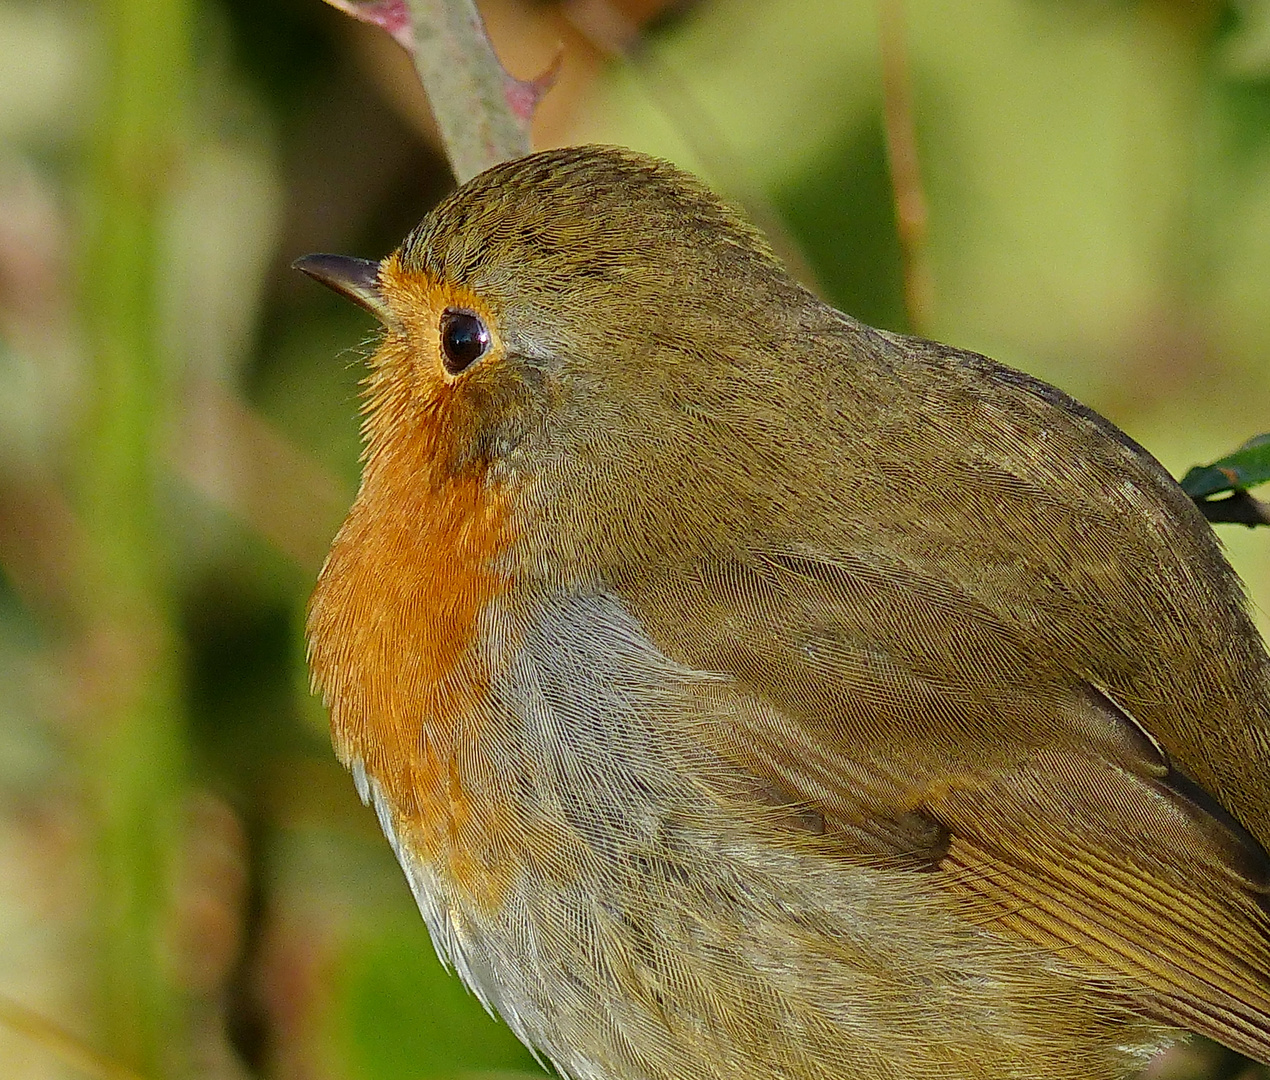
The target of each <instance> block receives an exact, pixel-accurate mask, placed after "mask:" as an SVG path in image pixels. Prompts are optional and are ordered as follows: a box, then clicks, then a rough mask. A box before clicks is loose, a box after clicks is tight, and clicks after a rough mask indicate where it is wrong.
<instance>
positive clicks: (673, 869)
mask: <svg viewBox="0 0 1270 1080" xmlns="http://www.w3.org/2000/svg"><path fill="white" fill-rule="evenodd" d="M296 265H297V266H298V268H299V269H301V270H303V271H304V272H305V273H307V274H309V275H311V276H312V277H315V278H317V279H318V280H319V281H321V282H323V283H325V284H327V285H329V286H331V287H333V288H335V289H336V290H338V291H340V292H342V293H344V294H346V295H347V296H349V297H351V298H352V299H354V300H356V301H357V302H358V303H360V304H361V305H363V306H364V307H366V308H368V309H369V310H370V311H372V312H373V313H374V314H375V315H376V316H378V318H379V319H380V320H381V321H382V323H383V325H384V328H385V329H384V335H383V339H382V342H381V343H380V345H379V347H378V349H377V350H376V351H375V353H374V355H373V357H372V358H371V360H370V374H369V377H368V379H367V383H366V401H365V440H366V449H365V465H364V472H363V476H362V482H361V487H360V490H359V493H358V495H357V499H356V501H355V502H354V504H353V507H352V509H351V511H350V513H349V515H348V518H347V520H346V521H345V523H344V525H343V527H342V528H341V529H340V531H339V535H338V536H337V537H336V539H335V542H334V545H333V547H332V549H331V553H330V556H329V558H328V559H327V562H326V565H325V566H324V568H323V570H322V573H321V576H320V578H319V581H318V584H317V589H316V592H315V593H314V596H313V600H312V605H311V610H310V615H309V624H308V629H309V644H310V660H311V665H312V671H313V677H314V681H315V683H316V685H317V687H318V688H320V690H321V692H322V695H323V697H324V699H325V701H326V703H327V705H328V706H329V709H330V714H331V723H332V730H333V738H334V743H335V747H336V750H337V752H338V754H339V756H340V758H341V760H342V761H344V762H345V763H346V764H347V765H348V767H349V768H350V769H351V770H352V773H353V776H354V779H355V780H356V783H357V786H358V789H359V791H360V792H361V795H362V797H363V799H365V800H366V801H368V802H370V803H372V804H373V805H374V807H375V808H376V810H377V811H378V813H379V817H380V820H381V822H382V824H383V827H384V831H385V832H386V833H387V835H388V838H389V840H390V841H391V843H392V845H393V847H394V849H395V851H396V853H397V856H398V858H399V859H400V861H401V864H402V866H403V868H404V870H405V873H406V876H407V878H408V879H409V882H410V886H411V888H412V889H413V891H414V894H415V896H416V898H417V899H418V902H419V906H420V908H421V910H422V912H423V915H424V917H425V918H426V920H427V922H428V925H429V928H430V930H431V933H432V937H433V940H434V942H435V943H436V946H437V949H438V951H439V953H440V954H441V956H442V957H443V958H445V959H446V960H447V961H448V962H449V963H450V964H452V965H453V967H454V968H455V969H456V970H457V971H458V973H459V974H460V975H461V976H462V978H463V979H464V981H465V982H466V983H467V984H468V986H469V987H471V988H472V990H473V991H474V992H475V993H476V994H477V995H478V996H479V997H480V998H481V1000H482V1001H483V1002H485V1004H486V1005H487V1006H488V1007H490V1008H491V1009H493V1010H495V1011H497V1012H498V1013H499V1014H500V1015H501V1016H502V1017H503V1018H504V1019H505V1020H506V1022H507V1023H508V1024H509V1025H510V1026H511V1028H512V1029H513V1030H514V1031H515V1032H516V1034H517V1035H518V1036H519V1037H520V1038H521V1039H523V1040H524V1041H525V1042H526V1043H528V1044H529V1045H530V1046H532V1047H534V1048H535V1049H537V1050H538V1051H539V1052H540V1053H541V1054H543V1055H544V1056H545V1057H546V1058H548V1059H550V1061H551V1062H553V1063H554V1064H555V1065H556V1067H557V1068H558V1069H559V1070H560V1072H561V1073H562V1074H563V1075H565V1076H569V1077H574V1078H576V1080H671V1078H674V1080H725V1078H726V1080H755V1078H764V1080H766V1078H781V1080H813V1078H817V1080H819V1078H825V1080H828V1078H834V1080H847V1078H853V1080H882V1078H886V1080H898V1078H904V1080H910V1078H911V1080H919V1078H920V1080H1004V1078H1012V1080H1104V1078H1115V1077H1124V1076H1126V1075H1127V1074H1130V1073H1132V1072H1133V1071H1135V1070H1137V1069H1139V1068H1140V1067H1141V1066H1142V1065H1143V1064H1144V1063H1145V1062H1146V1061H1147V1060H1148V1059H1149V1058H1150V1057H1151V1055H1152V1054H1154V1053H1155V1052H1156V1051H1157V1050H1159V1049H1160V1048H1162V1047H1164V1046H1166V1045H1168V1044H1169V1043H1170V1042H1171V1041H1173V1040H1174V1039H1175V1038H1176V1037H1178V1035H1179V1034H1180V1029H1187V1030H1190V1031H1194V1032H1201V1033H1203V1034H1205V1035H1207V1036H1209V1037H1211V1038H1213V1039H1216V1040H1217V1041H1218V1042H1221V1043H1224V1044H1225V1045H1226V1046H1228V1047H1230V1048H1232V1049H1234V1050H1237V1051H1239V1052H1240V1053H1242V1054H1245V1055H1248V1056H1250V1057H1252V1058H1255V1059H1257V1060H1260V1061H1262V1062H1268V1061H1270V903H1268V900H1267V888H1268V884H1270V863H1268V860H1267V854H1266V845H1267V843H1268V842H1270V810H1268V807H1270V801H1268V800H1267V793H1268V784H1267V777H1268V775H1270V771H1268V768H1267V766H1268V762H1270V664H1268V662H1267V656H1266V651H1265V648H1264V645H1263V643H1262V641H1261V639H1260V637H1259V636H1258V634H1257V632H1256V631H1255V629H1254V627H1253V625H1252V623H1251V621H1250V619H1249V617H1248V614H1247V610H1246V604H1245V600H1244V596H1243V592H1242V589H1241V586H1240V583H1239V581H1238V579H1237V578H1236V576H1235V574H1234V572H1233V571H1232V570H1231V568H1230V566H1229V565H1228V564H1227V563H1226V561H1225V560H1224V559H1223V557H1222V555H1221V552H1220V550H1219V546H1218V544H1217V541H1216V540H1215V538H1214V536H1213V534H1212V531H1211V529H1210V528H1209V526H1208V524H1207V523H1206V522H1205V520H1204V519H1203V517H1202V516H1201V514H1200V513H1199V512H1198V511H1197V509H1196V508H1195V507H1194V506H1193V505H1192V503H1191V501H1190V500H1189V499H1188V498H1187V497H1186V496H1185V495H1184V494H1183V492H1182V491H1181V490H1180V489H1179V488H1178V487H1177V485H1176V484H1175V483H1174V482H1173V480H1172V479H1171V478H1170V477H1169V476H1168V474H1167V473H1166V472H1165V471H1164V469H1163V468H1162V467H1161V466H1160V465H1159V464H1158V463H1157V462H1156V461H1155V460H1154V459H1153V458H1152V457H1151V456H1150V455H1149V454H1148V453H1147V452H1146V451H1145V450H1143V449H1142V448H1141V447H1140V446H1138V445H1137V444H1136V443H1134V442H1133V441H1132V440H1131V439H1129V438H1128V437H1127V436H1126V435H1124V434H1123V433H1122V432H1121V431H1119V430H1118V429H1117V428H1116V427H1114V426H1113V425H1112V424H1110V423H1109V422H1108V421H1106V420H1104V419H1103V418H1102V417H1100V416H1098V415H1097V414H1096V413H1094V412H1092V411H1091V410H1089V409H1087V408H1085V407H1084V406H1082V405H1080V404H1078V403H1077V402H1075V401H1073V400H1072V399H1071V398H1069V397H1067V396H1066V395H1064V394H1063V393H1061V392H1060V391H1058V390H1056V389H1054V388H1053V387H1051V386H1048V385H1046V384H1044V383H1042V382H1039V381H1037V380H1036V379H1033V378H1031V377H1029V376H1027V375H1024V374H1022V373H1020V372H1017V371H1013V370H1011V369H1009V368H1006V367H1003V366H1001V365H999V364H996V363H994V362H993V361H991V360H989V359H986V358H984V357H982V356H978V355H975V354H972V353H967V352H963V351H960V350H957V349H953V348H950V347H948V346H944V345H939V344H935V343H933V342H929V341H923V340H920V339H917V338H910V337H903V336H900V335H897V334H891V333H885V332H882V331H878V330H873V329H870V328H869V327H867V326H864V325H862V324H860V323H858V322H856V321H855V320H853V319H851V318H850V317H848V316H846V315H843V314H841V313H840V312H838V311H835V310H834V309H832V308H831V307H829V306H828V305H826V304H824V303H823V302H821V301H820V300H818V299H817V298H816V297H814V296H813V295H811V294H810V293H808V292H807V291H806V290H805V289H804V288H802V287H801V286H800V285H799V284H797V283H796V282H795V281H793V280H792V279H791V278H790V277H789V276H788V275H787V273H786V272H785V270H784V269H783V268H782V266H781V264H780V262H779V261H778V260H777V258H776V257H775V256H774V255H773V253H772V251H771V249H770V248H769V247H768V245H767V244H766V242H765V241H764V239H763V237H762V236H761V235H760V234H759V233H758V232H757V231H756V230H754V229H753V228H752V227H751V226H749V225H748V224H746V223H745V222H744V221H743V220H742V219H741V218H740V217H738V215H737V214H736V213H734V212H733V211H732V210H731V209H729V208H728V207H727V206H726V205H725V204H724V203H722V202H721V201H720V200H719V199H717V198H716V197H715V196H714V195H712V194H711V193H710V191H709V190H708V189H707V188H706V187H705V186H703V185H702V184H701V183H700V182H699V181H697V180H695V179H693V178H692V177H690V176H688V175H686V174H685V173H683V172H681V171H679V170H678V169H676V168H674V167H673V166H671V165H669V164H667V163H665V162H661V161H657V160H654V159H652V158H648V157H645V156H642V155H639V154H635V153H631V152H628V151H623V150H616V149H607V148H599V147H581V148H573V149H566V150H552V151H547V152H544V153H539V154H534V155H532V156H530V157H526V158H523V159H521V160H518V161H512V162H508V163H505V164H502V165H499V166H497V167H495V168H493V169H491V170H489V171H488V172H486V173H484V174H482V175H480V176H478V177H477V178H475V179H474V180H472V181H471V182H469V183H467V184H465V185H464V186H463V187H461V188H460V189H459V190H458V191H456V192H455V193H454V194H452V195H451V196H450V197H449V198H447V199H446V200H445V201H444V202H442V203H441V204H440V205H439V206H438V207H437V208H436V209H435V210H433V211H432V213H430V214H429V215H428V216H427V217H426V218H425V219H424V221H423V223H422V224H421V225H419V227H418V228H416V229H415V230H414V232H412V233H411V234H410V235H409V236H408V237H407V238H406V240H405V242H404V243H403V244H402V246H401V247H400V248H399V249H398V250H397V251H396V252H395V253H393V254H392V255H390V256H388V257H387V258H386V259H384V260H383V261H382V262H378V263H376V262H368V261H363V260H359V259H351V258H344V257H339V256H330V255H311V256H307V257H306V258H304V259H301V260H299V262H298V263H297V264H296Z"/></svg>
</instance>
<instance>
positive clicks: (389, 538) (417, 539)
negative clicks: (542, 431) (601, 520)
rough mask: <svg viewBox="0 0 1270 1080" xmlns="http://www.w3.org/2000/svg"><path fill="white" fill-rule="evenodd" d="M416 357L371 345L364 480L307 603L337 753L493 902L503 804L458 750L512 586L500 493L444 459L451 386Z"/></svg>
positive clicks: (476, 733)
mask: <svg viewBox="0 0 1270 1080" xmlns="http://www.w3.org/2000/svg"><path fill="white" fill-rule="evenodd" d="M394 350H397V351H398V352H399V353H400V355H392V353H393V351H394ZM385 352H387V353H388V354H389V355H384V354H385ZM410 362H411V358H410V356H409V355H408V352H407V349H406V346H405V345H404V344H403V343H402V342H399V341H396V342H394V341H393V340H392V339H390V340H389V341H388V342H386V343H385V345H384V346H383V348H382V349H381V351H380V355H379V356H377V357H376V361H375V373H374V375H373V376H372V385H371V396H372V402H371V410H370V413H369V415H368V423H367V427H368V444H369V450H368V458H367V461H366V466H365V470H364V475H363V478H362V487H361V490H360V492H359V494H358V497H357V500H356V502H355V503H354V505H353V508H352V510H351V511H350V513H349V516H348V519H347V520H346V521H345V522H344V525H343V527H342V528H341V529H340V532H339V535H338V536H337V537H336V540H335V543H334V545H333V547H332V549H331V553H330V555H329V557H328V559H327V562H326V565H325V566H324V567H323V570H322V573H321V575H320V577H319V580H318V585H317V588H316V590H315V592H314V595H313V599H312V602H311V604H310V610H309V620H308V631H309V659H310V665H311V668H312V671H313V677H314V681H315V683H316V685H317V686H318V687H319V688H320V690H321V691H322V694H323V697H324V699H325V700H326V702H327V704H328V706H329V708H330V711H331V729H332V738H333V741H334V743H335V747H336V752H337V753H338V754H339V755H340V757H341V759H342V760H343V761H345V762H346V763H348V762H351V761H352V760H353V759H355V758H357V759H360V760H361V761H362V762H363V764H364V765H365V768H366V772H367V774H368V775H370V776H372V777H374V778H375V779H376V780H377V781H378V783H379V786H380V789H381V791H382V792H383V794H384V796H386V798H387V799H388V801H389V803H390V805H391V807H392V808H393V809H394V810H395V811H396V814H397V815H398V822H397V831H398V835H399V837H400V839H401V841H402V843H403V844H406V845H408V846H409V848H410V849H411V851H412V852H413V853H414V854H415V855H416V856H417V857H419V858H422V859H424V860H426V861H427V862H428V863H429V864H431V865H433V866H434V867H436V868H437V869H438V870H440V871H442V872H447V871H448V873H449V875H450V876H451V877H452V878H453V879H454V883H455V884H456V885H457V886H458V887H460V888H462V889H464V890H465V891H467V892H470V893H471V894H473V898H474V899H477V900H480V899H482V898H483V899H485V900H487V901H489V902H491V903H492V902H494V901H495V900H496V898H497V897H496V894H497V893H498V892H499V890H500V878H501V877H502V876H503V875H502V874H501V873H500V872H499V870H498V867H497V866H496V865H495V863H496V861H497V860H495V859H494V857H493V856H492V855H491V852H494V851H502V850H504V849H505V844H504V843H502V842H500V841H499V834H500V830H501V827H502V822H503V821H504V819H505V818H506V817H507V808H506V807H500V806H491V805H484V803H485V802H486V801H487V799H488V796H483V795H480V794H479V793H474V792H473V791H471V790H469V787H468V784H467V782H466V781H467V777H466V776H465V775H464V772H463V768H462V755H460V753H459V750H460V748H464V749H465V750H466V751H468V753H467V757H468V760H471V753H470V751H471V749H472V748H473V747H477V746H478V745H479V740H480V739H481V734H482V732H481V728H482V721H483V718H484V717H485V716H486V715H487V710H486V707H485V706H486V695H487V690H488V682H489V680H488V667H487V665H486V660H485V657H484V656H483V654H482V651H481V650H480V649H479V647H478V643H477V641H476V634H477V620H478V617H479V616H480V614H481V612H482V611H483V610H484V609H485V608H486V606H487V605H489V604H490V603H493V602H496V601H497V598H498V597H499V595H500V594H501V593H502V592H503V591H504V590H505V588H506V584H507V582H506V577H505V574H504V572H503V571H501V570H500V569H499V568H498V565H497V564H498V559H499V556H500V554H501V553H502V552H504V551H505V550H506V548H507V546H508V544H509V543H510V541H511V529H510V527H509V523H508V512H507V501H506V498H505V494H504V493H503V492H502V491H501V490H500V489H498V488H496V487H492V486H491V485H489V484H488V483H487V478H486V476H485V474H484V473H483V471H481V470H479V469H478V470H468V471H464V472H462V473H459V474H451V473H449V472H448V471H447V469H446V467H445V462H446V461H448V460H449V454H448V453H447V450H448V446H447V442H446V440H447V433H448V432H450V431H452V430H453V428H454V425H453V423H452V420H453V418H452V417H451V416H449V415H448V414H449V412H450V411H451V410H452V409H453V408H454V407H455V402H454V400H453V398H452V391H453V388H452V387H450V386H447V385H445V384H444V383H441V382H438V383H437V385H435V386H433V387H431V388H430V390H428V391H427V392H426V393H425V394H424V396H423V397H422V399H421V396H420V387H419V386H418V385H417V383H416V384H413V385H412V384H411V381H410V379H408V378H406V377H405V374H404V372H403V371H402V370H400V365H403V364H409V363H410ZM395 365H396V366H397V369H395V367H394V366H395ZM482 790H484V789H483V788H482ZM474 801H480V802H481V803H482V805H474Z"/></svg>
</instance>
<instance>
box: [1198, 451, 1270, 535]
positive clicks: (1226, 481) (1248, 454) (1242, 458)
mask: <svg viewBox="0 0 1270 1080" xmlns="http://www.w3.org/2000/svg"><path fill="white" fill-rule="evenodd" d="M1267 480H1270V433H1267V434H1264V435H1258V436H1256V437H1255V438H1252V439H1249V440H1248V441H1247V442H1246V443H1244V444H1243V446H1241V447H1240V448H1239V449H1238V450H1236V451H1235V452H1234V453H1233V454H1228V455H1227V456H1226V457H1224V458H1221V459H1220V460H1218V461H1214V462H1213V463H1212V464H1211V465H1196V466H1195V468H1193V469H1191V470H1190V471H1189V472H1188V473H1187V474H1186V475H1185V476H1184V477H1182V490H1183V491H1185V492H1186V494H1187V495H1189V496H1190V497H1191V498H1192V499H1194V500H1195V502H1196V504H1197V505H1198V506H1199V508H1200V509H1201V510H1202V511H1203V512H1204V516H1205V517H1206V518H1208V520H1209V521H1213V522H1234V523H1237V524H1241V525H1247V526H1248V527H1249V528H1252V527H1253V526H1256V525H1270V507H1267V506H1266V505H1265V504H1264V503H1261V502H1259V501H1258V500H1256V499H1254V498H1253V497H1252V496H1251V495H1249V494H1248V489H1249V488H1250V487H1255V486H1256V485H1257V484H1263V483H1265V482H1266V481H1267ZM1227 492H1229V493H1230V494H1229V495H1226V493H1227ZM1214 495H1226V497H1225V498H1222V499H1214V498H1213V496H1214Z"/></svg>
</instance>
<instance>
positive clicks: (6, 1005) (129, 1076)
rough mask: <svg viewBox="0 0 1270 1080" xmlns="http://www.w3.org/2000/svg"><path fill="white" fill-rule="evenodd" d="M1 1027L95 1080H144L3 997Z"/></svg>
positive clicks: (38, 1015)
mask: <svg viewBox="0 0 1270 1080" xmlns="http://www.w3.org/2000/svg"><path fill="white" fill-rule="evenodd" d="M0 1024H3V1025H4V1026H5V1027H7V1028H8V1029H9V1030H10V1031H14V1032H17V1033H18V1034H19V1035H24V1036H26V1037H27V1038H28V1039H30V1040H31V1041H32V1042H34V1043H37V1044H38V1045H40V1046H42V1047H44V1049H46V1050H47V1051H49V1053H51V1054H53V1055H54V1056H56V1057H57V1058H59V1059H60V1060H61V1061H63V1062H65V1063H66V1064H67V1065H70V1066H71V1067H72V1068H74V1069H76V1070H78V1071H79V1072H81V1073H83V1074H84V1075H86V1076H91V1077H93V1078H94V1080H143V1078H142V1076H141V1074H140V1073H136V1072H133V1071H132V1070H131V1069H129V1068H126V1067H125V1066H123V1065H119V1064H116V1063H115V1062H113V1061H109V1060H107V1059H106V1058H104V1057H102V1056H101V1055H100V1054H98V1053H97V1051H96V1050H94V1049H93V1048H92V1047H91V1046H89V1045H88V1044H87V1043H85V1042H84V1041H83V1040H82V1039H78V1038H76V1037H75V1036H74V1035H72V1034H71V1033H70V1032H69V1031H66V1030H64V1029H63V1028H60V1027H58V1025H57V1024H55V1023H53V1021H52V1020H48V1019H46V1018H45V1017H43V1016H41V1015H40V1014H39V1013H37V1012H35V1011H33V1010H31V1009H28V1008H27V1007H26V1006H25V1005H19V1004H18V1003H17V1002H16V1001H13V1000H11V999H10V998H7V997H5V996H3V995H0Z"/></svg>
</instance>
